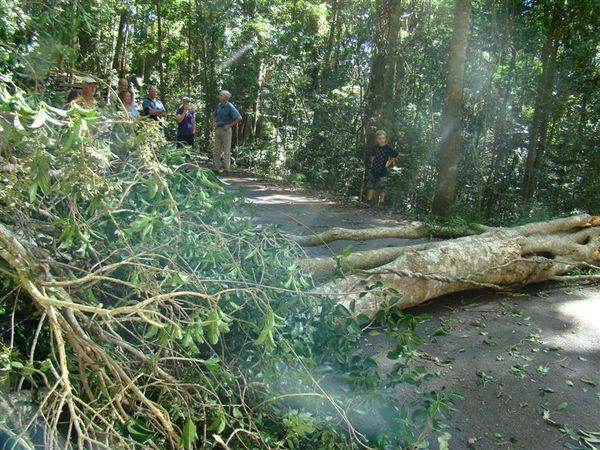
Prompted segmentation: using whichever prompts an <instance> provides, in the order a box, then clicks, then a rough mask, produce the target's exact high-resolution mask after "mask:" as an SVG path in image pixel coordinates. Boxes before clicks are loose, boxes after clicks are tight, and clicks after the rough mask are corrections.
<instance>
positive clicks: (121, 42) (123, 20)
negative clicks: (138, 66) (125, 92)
mask: <svg viewBox="0 0 600 450" xmlns="http://www.w3.org/2000/svg"><path fill="white" fill-rule="evenodd" d="M128 31H129V7H128V6H127V5H126V6H125V7H124V8H123V10H122V11H121V14H120V18H119V28H118V29H117V41H116V45H115V54H114V61H113V65H112V67H113V68H114V69H115V70H116V71H117V73H118V74H119V77H121V78H122V77H124V76H125V61H126V58H125V57H126V54H127V52H126V48H127V35H128Z"/></svg>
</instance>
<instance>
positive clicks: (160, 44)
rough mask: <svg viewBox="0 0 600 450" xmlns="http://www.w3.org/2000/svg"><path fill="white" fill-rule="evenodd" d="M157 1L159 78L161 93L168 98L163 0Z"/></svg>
mask: <svg viewBox="0 0 600 450" xmlns="http://www.w3.org/2000/svg"><path fill="white" fill-rule="evenodd" d="M155 1H156V24H157V35H156V51H157V53H158V55H157V59H158V80H159V85H160V86H159V87H160V94H161V95H162V97H163V99H165V98H166V96H167V93H166V92H165V87H166V86H165V78H164V67H163V33H162V26H163V24H162V11H161V4H160V3H161V1H160V0H155Z"/></svg>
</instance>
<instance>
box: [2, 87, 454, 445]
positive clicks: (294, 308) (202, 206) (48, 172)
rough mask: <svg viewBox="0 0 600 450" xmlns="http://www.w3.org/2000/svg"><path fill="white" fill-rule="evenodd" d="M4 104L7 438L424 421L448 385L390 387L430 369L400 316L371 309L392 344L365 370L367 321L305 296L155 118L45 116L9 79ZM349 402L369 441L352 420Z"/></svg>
mask: <svg viewBox="0 0 600 450" xmlns="http://www.w3.org/2000/svg"><path fill="white" fill-rule="evenodd" d="M0 114H1V119H0V126H1V127H2V136H3V141H2V158H1V160H0V163H1V165H2V168H3V169H2V183H3V189H2V191H1V193H0V257H1V259H0V274H1V277H2V288H1V294H2V297H1V298H2V301H1V302H0V306H1V308H2V309H1V311H0V312H1V313H0V322H1V323H2V329H3V330H10V336H6V335H3V338H2V352H1V358H2V369H1V372H0V376H1V378H2V385H3V387H4V395H5V396H7V398H16V397H17V396H22V397H23V398H25V399H26V401H27V404H28V405H30V406H31V408H30V409H25V408H24V407H22V406H13V407H12V410H11V414H10V417H11V420H10V421H8V422H5V423H4V425H3V429H5V430H6V432H7V433H9V434H12V435H13V436H16V435H17V434H19V433H21V432H22V431H29V432H30V443H37V442H39V436H38V435H37V434H36V433H34V432H33V431H32V429H31V424H32V422H30V420H32V418H34V417H37V418H36V419H33V423H36V424H37V425H36V426H37V427H39V428H40V429H42V430H43V434H45V438H44V439H45V440H46V442H50V443H52V444H53V445H54V444H56V445H58V443H59V442H61V441H62V440H64V439H67V440H70V441H71V443H72V445H73V447H79V448H84V447H86V446H87V445H91V444H93V445H95V446H99V447H102V448H176V447H181V448H204V447H206V446H210V445H212V443H213V442H216V443H219V442H223V443H226V445H228V446H229V447H230V448H238V447H239V448H247V447H251V448H274V447H278V446H281V445H287V446H289V447H290V448H305V447H306V446H309V445H310V446H314V447H316V448H323V449H325V448H326V449H332V448H340V449H342V448H343V449H347V448H359V447H361V446H363V445H365V444H366V443H367V442H371V443H373V445H378V446H380V447H381V448H387V447H389V446H396V445H400V444H403V445H404V444H405V445H413V444H415V445H416V444H417V443H419V442H422V441H423V440H424V439H425V438H426V436H427V433H428V431H429V430H431V429H437V428H439V427H440V422H439V418H438V416H439V415H440V414H444V413H445V412H447V410H448V407H449V406H450V405H451V400H452V395H450V396H447V395H446V394H445V393H435V392H433V393H431V394H427V395H425V396H423V397H417V398H416V399H415V400H414V401H412V402H411V403H409V404H407V405H402V406H399V405H397V404H395V403H396V402H395V401H393V400H392V397H391V396H390V395H389V394H388V392H389V390H390V389H393V388H394V387H395V386H398V385H399V384H404V383H411V384H417V385H418V384H420V383H421V382H422V381H424V380H427V379H428V377H430V376H431V375H430V374H427V373H426V371H425V370H424V369H423V368H422V367H420V366H418V365H416V364H415V362H416V360H415V355H416V353H415V350H414V349H413V348H412V344H414V343H417V342H418V339H417V338H416V336H414V325H415V323H416V321H415V320H414V319H410V318H402V319H400V321H398V322H393V324H392V321H394V320H396V319H392V318H391V317H390V318H388V317H387V316H386V315H382V316H381V317H380V318H379V320H380V321H381V322H382V323H384V324H387V325H389V326H391V328H390V330H391V331H390V333H391V336H394V338H395V339H398V342H399V345H398V349H397V351H396V352H395V354H394V358H395V359H398V361H399V362H398V368H397V370H394V371H393V373H392V375H391V377H389V378H388V379H386V380H381V379H380V377H379V375H378V373H377V370H376V369H377V364H376V363H375V361H374V360H373V359H372V358H371V357H370V356H369V355H364V354H363V352H362V350H361V347H360V340H361V336H362V334H363V329H364V327H365V326H366V325H368V323H367V322H366V321H365V318H364V317H361V316H358V317H355V314H352V313H351V312H350V311H347V310H345V309H343V308H341V307H339V306H336V305H335V304H334V302H333V301H331V300H329V299H323V298H320V297H315V296H311V295H310V293H309V292H308V291H310V290H311V289H312V281H311V279H310V277H308V276H307V275H304V274H302V273H301V272H300V271H299V270H298V268H297V266H296V262H295V261H296V260H297V258H298V257H299V256H300V251H299V249H298V248H296V247H295V246H294V245H292V244H291V243H290V242H288V241H287V240H286V239H285V238H284V237H283V236H282V235H281V234H280V233H279V232H278V231H277V230H276V229H269V228H261V229H257V228H255V227H254V226H253V225H252V222H251V220H250V217H249V216H248V214H247V210H246V209H245V208H244V205H243V202H242V200H241V199H240V198H239V197H238V196H237V194H233V193H230V192H227V191H225V190H224V189H223V187H222V185H221V184H220V182H219V181H218V180H217V179H216V177H215V176H214V175H213V174H212V172H210V171H207V170H205V169H202V168H200V167H198V166H196V165H195V164H193V163H192V162H190V155H189V154H188V153H186V152H185V151H183V150H181V151H180V150H176V149H175V148H173V146H172V145H171V144H168V143H166V142H165V141H164V139H163V138H162V135H161V133H160V130H159V129H158V128H157V127H156V126H155V125H154V124H152V123H151V124H141V125H139V126H137V127H136V126H135V125H134V124H133V123H132V122H130V121H129V120H127V119H125V118H124V117H122V116H121V115H120V114H118V113H117V114H114V115H111V114H109V113H107V112H105V113H104V115H103V114H101V113H100V112H99V111H96V110H87V109H82V108H80V107H79V106H77V105H76V104H73V105H72V106H71V107H70V108H69V109H68V110H66V111H65V110H61V109H56V108H53V107H51V106H49V105H47V104H46V103H44V102H36V101H34V100H33V99H32V98H31V97H29V96H28V95H25V94H24V93H23V92H22V91H20V90H19V89H17V88H16V87H15V86H14V85H13V84H12V82H11V81H10V79H9V78H3V80H2V83H1V85H0ZM136 128H137V129H136ZM117 155H120V156H117ZM406 324H408V328H406ZM405 328H406V329H405ZM403 329H404V331H402V330H403ZM323 374H325V377H324V378H323ZM337 377H341V380H344V381H345V383H343V384H342V385H347V386H348V389H352V390H354V393H353V394H352V395H351V396H349V395H348V391H347V390H340V389H339V387H338V388H334V387H332V386H329V384H330V383H332V382H333V380H335V379H336V378H337ZM338 386H339V383H338ZM382 405H383V406H382ZM365 408H367V409H370V410H372V411H374V413H376V414H381V415H382V417H384V418H385V419H384V420H385V426H383V427H382V428H381V429H382V434H381V436H370V435H368V433H364V432H362V431H361V430H360V426H359V425H357V424H355V422H357V420H356V418H355V416H356V415H357V414H358V415H359V416H360V415H361V414H364V412H363V410H364V409H365ZM382 408H383V409H382ZM36 410H37V413H36V412H35V411H36ZM359 422H360V421H358V422H357V423H359ZM398 427H400V428H398ZM398 429H399V430H401V431H400V432H399V433H398ZM23 436H24V437H23V439H25V436H27V433H25V434H23Z"/></svg>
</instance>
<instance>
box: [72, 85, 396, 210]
mask: <svg viewBox="0 0 600 450" xmlns="http://www.w3.org/2000/svg"><path fill="white" fill-rule="evenodd" d="M96 88H97V81H96V80H95V79H94V78H93V77H91V76H85V77H84V78H83V79H82V82H81V93H80V94H77V95H74V94H73V92H70V93H69V94H68V96H67V103H70V102H72V101H73V102H77V103H79V104H80V105H81V106H82V107H85V108H94V107H96V104H97V101H96V97H95V95H96ZM113 92H114V91H113ZM230 97H231V93H230V92H229V91H226V90H222V91H220V92H219V100H218V103H217V105H216V106H215V109H214V110H213V113H212V117H211V123H212V125H213V127H214V128H215V143H214V147H213V154H212V169H213V170H214V171H215V172H216V173H218V174H220V173H226V174H228V173H230V171H231V138H232V134H233V133H232V128H233V127H234V126H235V125H236V124H237V123H238V122H240V121H241V120H242V116H241V114H240V113H239V111H238V110H237V109H236V107H235V106H234V105H233V104H232V103H231V102H230V101H229V99H230ZM117 98H118V102H117V101H116V100H117ZM111 99H112V100H114V101H115V103H116V104H117V106H120V107H122V108H123V109H124V110H125V112H126V113H127V115H128V116H129V117H130V118H132V119H136V118H138V117H140V115H141V116H143V117H146V118H148V119H150V120H154V121H156V122H158V124H159V125H160V126H161V127H163V126H164V122H165V120H166V118H167V110H166V108H165V106H164V105H163V103H162V102H161V101H160V99H159V98H158V88H157V87H156V86H154V85H152V86H150V87H149V88H148V95H147V97H146V98H145V99H144V100H143V102H142V108H141V114H140V112H139V111H138V106H137V104H136V102H135V97H134V92H133V91H132V89H131V88H130V86H129V82H128V81H127V80H126V79H124V78H123V79H121V80H119V83H118V86H117V90H116V98H115V96H114V94H113V95H109V96H108V100H109V102H110V100H111ZM175 120H176V121H177V146H178V147H181V146H184V145H188V146H193V145H194V139H195V136H196V113H195V111H194V109H193V108H192V104H191V99H190V98H189V97H188V96H184V97H183V98H182V99H181V103H180V105H179V107H178V108H177V109H176V111H175ZM397 156H398V151H397V150H394V149H393V148H392V147H390V146H389V145H388V143H387V133H386V132H385V131H383V130H378V131H377V132H376V133H375V145H374V146H373V148H372V149H371V170H370V173H369V176H368V177H366V184H367V200H368V201H369V202H371V203H373V202H374V197H375V192H379V196H378V203H380V204H381V203H383V202H384V201H385V190H386V184H387V171H388V168H389V167H390V166H392V165H393V164H394V163H395V161H396V158H397ZM221 160H222V161H223V169H224V170H223V172H221V166H222V165H221Z"/></svg>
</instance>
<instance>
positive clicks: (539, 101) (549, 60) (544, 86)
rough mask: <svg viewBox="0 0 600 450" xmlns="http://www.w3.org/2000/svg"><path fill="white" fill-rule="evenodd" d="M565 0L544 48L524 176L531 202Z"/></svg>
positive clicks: (525, 198) (542, 150) (525, 191)
mask: <svg viewBox="0 0 600 450" xmlns="http://www.w3.org/2000/svg"><path fill="white" fill-rule="evenodd" d="M563 6H564V0H556V1H555V3H554V9H553V12H552V20H551V22H550V27H549V29H548V33H547V35H546V43H545V44H544V48H543V49H542V75H541V77H540V80H539V83H538V88H537V93H536V101H535V109H534V112H533V119H532V121H531V127H530V131H529V147H528V149H527V160H526V162H525V176H524V180H523V195H522V197H523V201H524V202H525V204H530V203H531V201H532V199H533V196H534V194H535V191H536V188H537V182H538V176H539V171H540V168H541V165H542V157H543V156H544V153H545V151H546V140H547V136H548V117H549V115H550V113H551V109H552V105H553V98H554V97H553V94H552V87H553V85H554V75H555V73H556V56H557V53H558V47H559V46H560V37H561V29H562V21H563V11H564V8H563Z"/></svg>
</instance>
